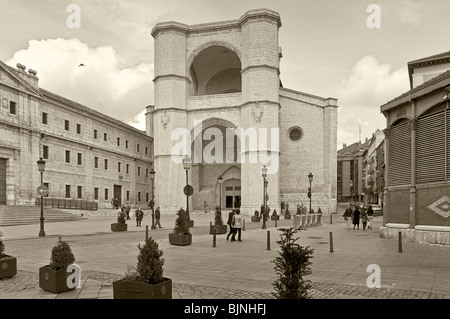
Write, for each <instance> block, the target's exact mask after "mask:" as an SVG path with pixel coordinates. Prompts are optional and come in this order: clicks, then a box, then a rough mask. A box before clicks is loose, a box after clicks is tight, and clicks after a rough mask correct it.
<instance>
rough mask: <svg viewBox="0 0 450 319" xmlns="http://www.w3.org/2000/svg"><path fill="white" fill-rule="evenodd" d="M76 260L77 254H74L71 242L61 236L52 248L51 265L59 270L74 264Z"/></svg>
mask: <svg viewBox="0 0 450 319" xmlns="http://www.w3.org/2000/svg"><path fill="white" fill-rule="evenodd" d="M74 261H75V256H74V255H73V253H72V249H71V248H70V246H69V244H68V243H66V242H65V241H63V240H61V237H59V241H58V243H57V244H56V245H55V246H54V247H53V248H52V255H51V258H50V267H51V268H53V269H55V270H59V269H61V268H66V267H67V266H69V265H71V264H73V263H74Z"/></svg>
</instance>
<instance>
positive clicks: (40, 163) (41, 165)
mask: <svg viewBox="0 0 450 319" xmlns="http://www.w3.org/2000/svg"><path fill="white" fill-rule="evenodd" d="M37 165H38V170H39V172H41V186H43V185H44V180H43V176H44V171H45V161H44V160H43V159H42V157H40V158H39V160H38V161H37ZM40 223H41V229H40V231H39V237H45V231H44V196H42V195H41V218H40Z"/></svg>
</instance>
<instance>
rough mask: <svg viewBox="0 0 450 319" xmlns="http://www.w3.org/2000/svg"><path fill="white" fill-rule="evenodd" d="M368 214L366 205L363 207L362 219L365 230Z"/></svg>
mask: <svg viewBox="0 0 450 319" xmlns="http://www.w3.org/2000/svg"><path fill="white" fill-rule="evenodd" d="M367 219H368V215H367V212H366V210H365V209H364V207H363V208H362V209H361V221H362V224H363V230H366V224H367Z"/></svg>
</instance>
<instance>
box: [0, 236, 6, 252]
mask: <svg viewBox="0 0 450 319" xmlns="http://www.w3.org/2000/svg"><path fill="white" fill-rule="evenodd" d="M2 236H3V234H2V232H1V231H0V258H3V257H5V256H4V254H3V252H4V251H5V244H3V241H2Z"/></svg>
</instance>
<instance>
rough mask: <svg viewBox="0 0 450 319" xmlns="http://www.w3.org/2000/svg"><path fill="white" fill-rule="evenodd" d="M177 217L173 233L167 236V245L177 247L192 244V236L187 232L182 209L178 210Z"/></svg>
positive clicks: (186, 223) (186, 222)
mask: <svg viewBox="0 0 450 319" xmlns="http://www.w3.org/2000/svg"><path fill="white" fill-rule="evenodd" d="M177 215H178V217H177V219H176V220H175V228H174V229H173V233H170V234H169V243H170V244H172V245H177V246H187V245H190V244H191V243H192V234H191V233H190V232H189V224H188V219H187V218H186V215H187V214H186V212H185V211H184V209H182V208H180V210H179V211H178V213H177Z"/></svg>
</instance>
